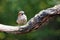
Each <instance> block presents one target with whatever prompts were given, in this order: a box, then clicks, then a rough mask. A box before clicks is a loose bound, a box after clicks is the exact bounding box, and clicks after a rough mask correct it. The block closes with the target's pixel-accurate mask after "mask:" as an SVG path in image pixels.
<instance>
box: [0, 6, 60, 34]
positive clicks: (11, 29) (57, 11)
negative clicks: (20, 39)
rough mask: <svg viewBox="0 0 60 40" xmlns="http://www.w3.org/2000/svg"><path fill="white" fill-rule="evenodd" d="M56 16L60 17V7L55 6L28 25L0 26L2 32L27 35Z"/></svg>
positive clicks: (35, 17) (42, 12) (37, 16)
mask: <svg viewBox="0 0 60 40" xmlns="http://www.w3.org/2000/svg"><path fill="white" fill-rule="evenodd" d="M56 15H60V5H55V6H54V7H52V8H48V9H46V10H42V11H40V12H39V13H38V14H36V15H35V16H34V17H33V18H31V19H30V20H29V21H28V22H27V24H25V25H23V26H20V27H19V26H10V25H3V24H0V31H3V32H8V33H19V34H20V33H27V32H30V31H33V30H36V29H38V28H40V27H42V26H43V24H44V23H45V22H47V21H48V20H49V19H50V18H53V16H56Z"/></svg>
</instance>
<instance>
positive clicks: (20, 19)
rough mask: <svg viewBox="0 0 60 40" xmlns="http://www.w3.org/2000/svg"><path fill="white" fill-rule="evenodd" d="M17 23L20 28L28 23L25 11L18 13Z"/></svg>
mask: <svg viewBox="0 0 60 40" xmlns="http://www.w3.org/2000/svg"><path fill="white" fill-rule="evenodd" d="M16 22H17V24H18V25H19V26H22V25H24V24H26V23H27V16H26V15H25V13H24V11H19V12H18V18H17V20H16Z"/></svg>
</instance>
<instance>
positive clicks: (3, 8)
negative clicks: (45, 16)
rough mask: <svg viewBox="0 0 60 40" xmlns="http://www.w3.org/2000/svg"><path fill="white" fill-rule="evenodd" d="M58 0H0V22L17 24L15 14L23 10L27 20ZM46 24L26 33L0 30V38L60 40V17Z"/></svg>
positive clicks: (57, 2)
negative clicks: (11, 32)
mask: <svg viewBox="0 0 60 40" xmlns="http://www.w3.org/2000/svg"><path fill="white" fill-rule="evenodd" d="M59 3H60V0H0V24H5V25H17V23H16V19H17V14H18V12H19V11H20V10H23V11H25V14H26V15H27V17H28V20H29V19H30V18H32V17H34V15H35V14H37V13H38V12H39V11H41V10H43V9H47V8H50V7H53V6H54V5H56V4H59ZM46 24H47V25H44V26H42V27H41V28H40V29H38V30H36V31H32V32H30V33H26V34H10V33H9V34H8V33H4V32H0V40H60V17H59V16H58V17H57V16H56V17H54V19H51V20H50V22H48V23H46Z"/></svg>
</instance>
